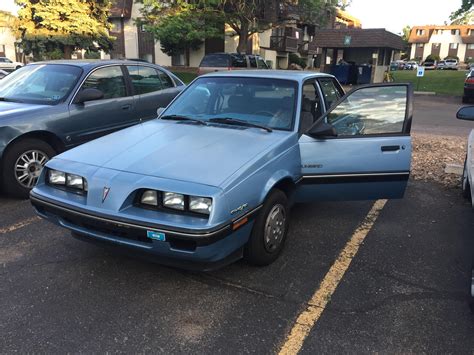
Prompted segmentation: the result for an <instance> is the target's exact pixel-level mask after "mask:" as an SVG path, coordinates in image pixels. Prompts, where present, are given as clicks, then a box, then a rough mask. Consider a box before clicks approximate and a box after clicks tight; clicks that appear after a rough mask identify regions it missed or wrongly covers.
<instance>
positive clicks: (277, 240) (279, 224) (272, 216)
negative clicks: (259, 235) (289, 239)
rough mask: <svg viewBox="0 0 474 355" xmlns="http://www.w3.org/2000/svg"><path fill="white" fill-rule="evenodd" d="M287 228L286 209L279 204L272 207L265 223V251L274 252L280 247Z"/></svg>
mask: <svg viewBox="0 0 474 355" xmlns="http://www.w3.org/2000/svg"><path fill="white" fill-rule="evenodd" d="M285 227H286V213H285V208H284V207H283V206H282V205H280V204H278V205H275V206H273V207H272V209H271V210H270V213H269V214H268V216H267V220H266V222H265V234H264V242H265V249H267V251H269V252H273V251H275V250H276V249H278V247H279V246H280V244H281V242H282V240H283V236H284V234H285Z"/></svg>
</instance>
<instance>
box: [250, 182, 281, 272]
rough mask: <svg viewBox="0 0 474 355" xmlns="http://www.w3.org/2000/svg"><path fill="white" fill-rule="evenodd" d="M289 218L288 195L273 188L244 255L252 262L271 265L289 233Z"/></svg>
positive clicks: (256, 222)
mask: <svg viewBox="0 0 474 355" xmlns="http://www.w3.org/2000/svg"><path fill="white" fill-rule="evenodd" d="M289 218H290V215H289V204H288V199H287V197H286V195H285V194H284V193H283V192H282V191H280V190H273V191H272V192H270V194H269V195H268V197H267V199H266V200H265V203H264V204H263V207H262V210H261V212H260V213H259V215H258V217H257V219H256V221H255V224H254V226H253V229H252V234H251V235H250V239H249V241H248V243H247V245H246V246H245V250H244V257H245V259H246V260H247V261H248V262H249V263H250V264H253V265H258V266H264V265H269V264H271V263H272V262H274V261H275V260H276V259H277V258H278V256H279V255H280V253H281V251H282V249H283V246H284V244H285V240H286V235H287V234H288V226H289Z"/></svg>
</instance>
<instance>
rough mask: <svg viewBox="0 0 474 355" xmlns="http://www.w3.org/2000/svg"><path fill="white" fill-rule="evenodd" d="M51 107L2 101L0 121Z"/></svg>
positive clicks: (0, 102) (0, 104)
mask: <svg viewBox="0 0 474 355" xmlns="http://www.w3.org/2000/svg"><path fill="white" fill-rule="evenodd" d="M50 107H51V106H49V105H36V104H24V103H19V102H3V101H0V120H2V119H6V118H10V117H11V116H18V115H21V114H24V113H28V112H31V111H38V110H46V109H48V108H50Z"/></svg>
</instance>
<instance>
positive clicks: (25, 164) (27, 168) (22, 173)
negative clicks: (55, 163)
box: [15, 150, 49, 189]
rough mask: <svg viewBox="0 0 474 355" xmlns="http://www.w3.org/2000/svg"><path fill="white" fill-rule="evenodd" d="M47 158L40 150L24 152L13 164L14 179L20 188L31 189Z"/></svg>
mask: <svg viewBox="0 0 474 355" xmlns="http://www.w3.org/2000/svg"><path fill="white" fill-rule="evenodd" d="M48 160H49V157H48V156H47V155H46V154H45V153H43V152H42V151H40V150H29V151H27V152H24V153H23V154H22V155H20V157H19V158H18V160H17V161H16V163H15V177H16V180H17V181H18V182H19V183H20V185H21V186H23V187H26V188H28V189H31V188H33V186H35V184H36V182H37V181H38V178H39V176H40V174H41V171H42V170H43V167H44V165H45V164H46V162H47V161H48Z"/></svg>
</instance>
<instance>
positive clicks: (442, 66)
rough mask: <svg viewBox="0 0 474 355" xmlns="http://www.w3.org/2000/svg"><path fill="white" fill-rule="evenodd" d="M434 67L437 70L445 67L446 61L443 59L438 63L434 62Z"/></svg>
mask: <svg viewBox="0 0 474 355" xmlns="http://www.w3.org/2000/svg"><path fill="white" fill-rule="evenodd" d="M436 69H437V70H443V69H446V62H445V61H444V60H440V61H439V62H438V64H436Z"/></svg>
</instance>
